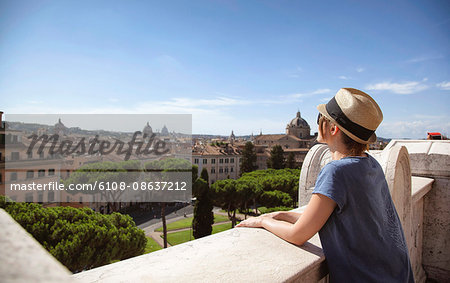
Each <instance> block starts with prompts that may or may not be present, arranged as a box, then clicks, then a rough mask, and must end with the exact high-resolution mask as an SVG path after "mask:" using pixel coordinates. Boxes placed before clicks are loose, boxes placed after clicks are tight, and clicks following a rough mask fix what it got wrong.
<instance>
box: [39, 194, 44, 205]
mask: <svg viewBox="0 0 450 283" xmlns="http://www.w3.org/2000/svg"><path fill="white" fill-rule="evenodd" d="M38 202H39V203H43V202H44V193H43V192H39V193H38Z"/></svg>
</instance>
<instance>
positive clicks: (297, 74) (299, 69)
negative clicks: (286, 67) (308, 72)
mask: <svg viewBox="0 0 450 283" xmlns="http://www.w3.org/2000/svg"><path fill="white" fill-rule="evenodd" d="M301 72H303V69H302V67H299V66H297V67H296V68H295V70H293V71H289V72H288V77H290V78H299V77H300V73H301Z"/></svg>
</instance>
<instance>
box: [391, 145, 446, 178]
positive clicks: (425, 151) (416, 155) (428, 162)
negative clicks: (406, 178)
mask: <svg viewBox="0 0 450 283" xmlns="http://www.w3.org/2000/svg"><path fill="white" fill-rule="evenodd" d="M395 146H405V147H406V148H407V149H408V153H409V158H410V163H411V173H412V175H416V176H426V177H450V140H392V141H391V142H390V143H389V144H388V145H387V146H386V148H385V150H389V149H391V148H393V147H395Z"/></svg>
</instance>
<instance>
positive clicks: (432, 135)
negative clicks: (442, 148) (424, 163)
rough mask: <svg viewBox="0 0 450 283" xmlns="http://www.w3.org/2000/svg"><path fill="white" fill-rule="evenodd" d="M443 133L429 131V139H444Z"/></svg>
mask: <svg viewBox="0 0 450 283" xmlns="http://www.w3.org/2000/svg"><path fill="white" fill-rule="evenodd" d="M442 139H443V138H442V134H441V133H438V132H435V133H427V140H442Z"/></svg>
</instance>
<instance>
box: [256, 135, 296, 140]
mask: <svg viewBox="0 0 450 283" xmlns="http://www.w3.org/2000/svg"><path fill="white" fill-rule="evenodd" d="M286 137H288V138H289V139H293V140H297V141H301V140H302V139H300V138H298V137H296V136H293V135H286V134H275V135H261V136H256V137H255V140H266V141H278V140H281V139H286Z"/></svg>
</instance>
